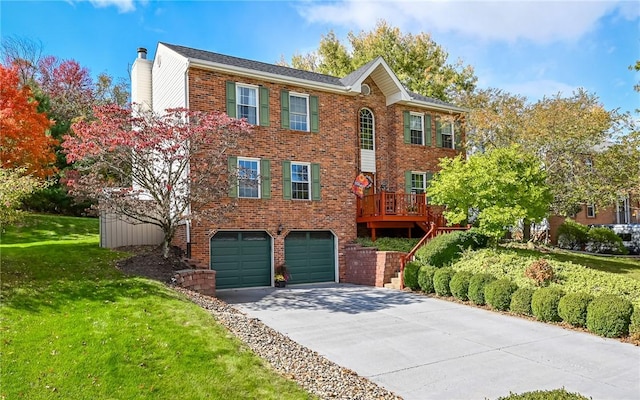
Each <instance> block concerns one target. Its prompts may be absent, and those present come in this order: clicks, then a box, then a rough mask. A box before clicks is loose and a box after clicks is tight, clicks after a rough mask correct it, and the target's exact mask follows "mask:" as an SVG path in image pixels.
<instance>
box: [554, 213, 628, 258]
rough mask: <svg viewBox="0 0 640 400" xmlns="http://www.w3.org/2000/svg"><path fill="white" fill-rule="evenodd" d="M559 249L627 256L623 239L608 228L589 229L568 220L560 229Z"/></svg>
mask: <svg viewBox="0 0 640 400" xmlns="http://www.w3.org/2000/svg"><path fill="white" fill-rule="evenodd" d="M558 247H560V248H563V249H569V250H586V251H589V252H591V253H601V254H627V253H628V252H629V251H628V250H627V249H626V248H625V247H624V245H623V243H622V239H621V238H620V237H619V236H618V235H616V234H615V232H613V231H612V230H611V229H608V228H602V227H600V228H597V227H592V228H589V227H588V226H586V225H582V224H579V223H577V222H575V221H573V220H570V219H567V220H566V221H565V222H563V223H562V225H560V227H559V228H558Z"/></svg>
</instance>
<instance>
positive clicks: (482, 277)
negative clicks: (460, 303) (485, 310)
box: [467, 274, 496, 306]
mask: <svg viewBox="0 0 640 400" xmlns="http://www.w3.org/2000/svg"><path fill="white" fill-rule="evenodd" d="M495 280H496V278H494V277H493V275H489V274H476V275H474V276H472V277H471V279H470V280H469V291H468V292H467V296H468V297H469V300H471V301H472V302H473V303H474V304H477V305H479V306H481V305H484V287H485V286H486V285H487V284H488V283H490V282H493V281H495Z"/></svg>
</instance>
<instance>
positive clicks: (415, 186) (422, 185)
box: [411, 172, 427, 194]
mask: <svg viewBox="0 0 640 400" xmlns="http://www.w3.org/2000/svg"><path fill="white" fill-rule="evenodd" d="M426 191H427V174H426V173H424V172H413V173H411V193H416V194H422V193H425V192H426Z"/></svg>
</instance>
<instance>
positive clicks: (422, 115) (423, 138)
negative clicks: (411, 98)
mask: <svg viewBox="0 0 640 400" xmlns="http://www.w3.org/2000/svg"><path fill="white" fill-rule="evenodd" d="M411 116H414V117H420V119H421V120H422V122H421V124H420V125H421V126H422V143H411V144H420V145H421V146H426V145H427V141H426V140H425V138H426V135H425V129H424V120H425V118H424V113H419V112H414V111H409V135H411ZM409 140H411V137H409Z"/></svg>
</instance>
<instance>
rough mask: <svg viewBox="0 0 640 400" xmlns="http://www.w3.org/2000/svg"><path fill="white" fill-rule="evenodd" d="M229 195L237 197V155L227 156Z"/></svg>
mask: <svg viewBox="0 0 640 400" xmlns="http://www.w3.org/2000/svg"><path fill="white" fill-rule="evenodd" d="M228 165H229V197H238V179H237V177H238V157H229V159H228Z"/></svg>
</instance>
